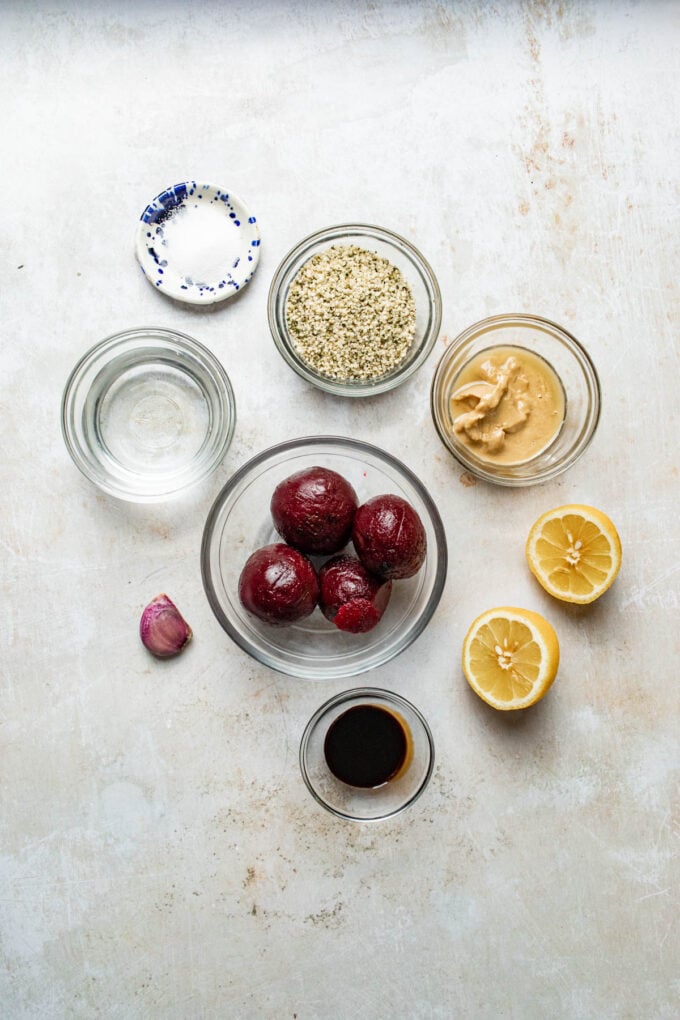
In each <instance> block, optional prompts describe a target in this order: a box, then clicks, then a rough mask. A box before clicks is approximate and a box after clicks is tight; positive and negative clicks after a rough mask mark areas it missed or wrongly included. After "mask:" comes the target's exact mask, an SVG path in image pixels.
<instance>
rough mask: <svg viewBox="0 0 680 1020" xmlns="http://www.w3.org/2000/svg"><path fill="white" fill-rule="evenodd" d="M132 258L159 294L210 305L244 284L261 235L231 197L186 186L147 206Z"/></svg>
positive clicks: (253, 267) (204, 186) (207, 186)
mask: <svg viewBox="0 0 680 1020" xmlns="http://www.w3.org/2000/svg"><path fill="white" fill-rule="evenodd" d="M136 253H137V259H138V261H139V264H140V266H141V268H142V272H143V273H144V275H145V276H146V278H147V280H148V281H149V283H151V284H152V285H153V286H154V287H156V288H157V289H158V290H159V291H160V292H161V293H162V294H166V295H167V296H168V297H172V298H176V299H177V300H178V301H186V302H188V303H189V304H195V305H209V304H214V303H215V302H217V301H225V300H226V299H227V298H229V297H231V296H232V295H233V294H237V293H238V292H239V291H240V290H241V289H242V288H243V287H245V285H246V284H247V283H248V281H249V280H250V278H251V277H252V275H253V273H254V272H255V270H256V268H257V263H258V260H259V255H260V231H259V229H258V226H257V221H256V219H255V217H254V216H253V215H252V214H251V213H250V212H249V210H248V208H247V207H246V206H245V205H244V203H243V202H242V201H241V200H240V198H238V197H237V196H236V195H234V193H233V192H230V191H227V190H225V189H224V188H217V187H216V186H215V185H213V184H200V183H197V182H196V181H184V182H182V183H181V184H175V185H174V186H173V187H172V188H168V189H167V190H166V191H163V192H161V194H160V195H157V196H156V198H154V200H153V201H152V202H151V203H150V204H149V205H148V206H147V207H146V209H145V210H144V212H143V213H142V216H141V219H140V221H139V227H138V229H137V239H136Z"/></svg>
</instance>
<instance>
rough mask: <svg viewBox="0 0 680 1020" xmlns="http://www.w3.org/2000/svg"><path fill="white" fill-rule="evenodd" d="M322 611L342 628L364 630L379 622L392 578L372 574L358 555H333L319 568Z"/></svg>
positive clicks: (355, 630)
mask: <svg viewBox="0 0 680 1020" xmlns="http://www.w3.org/2000/svg"><path fill="white" fill-rule="evenodd" d="M319 589H320V598H319V605H320V606H321V612H322V613H323V615H324V616H325V617H326V619H327V620H330V621H331V623H334V624H335V626H336V627H339V628H340V630H348V631H351V632H352V633H353V634H363V633H365V632H366V631H368V630H372V629H373V627H375V625H376V623H379V621H380V619H381V617H382V614H383V613H384V612H385V608H386V606H387V603H388V602H389V600H390V595H391V593H392V582H391V581H385V580H382V579H381V578H379V577H375V576H374V575H373V574H370V573H369V572H368V571H367V570H366V568H365V567H364V566H363V564H362V563H360V562H359V560H358V559H357V558H356V556H334V557H333V559H332V560H328V562H327V563H324V565H323V566H322V568H321V570H320V571H319Z"/></svg>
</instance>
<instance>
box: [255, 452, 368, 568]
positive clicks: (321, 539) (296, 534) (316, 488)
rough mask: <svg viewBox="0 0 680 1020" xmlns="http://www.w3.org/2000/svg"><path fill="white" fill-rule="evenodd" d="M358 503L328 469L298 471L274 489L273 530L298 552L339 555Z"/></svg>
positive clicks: (347, 536)
mask: <svg viewBox="0 0 680 1020" xmlns="http://www.w3.org/2000/svg"><path fill="white" fill-rule="evenodd" d="M358 505H359V501H358V499H357V494H356V492H355V491H354V489H353V488H352V486H351V485H350V484H349V482H348V481H347V480H346V479H344V478H343V477H342V475H339V474H338V473H337V472H336V471H331V470H330V469H329V468H323V467H312V468H307V469H306V470H304V471H298V472H297V473H296V474H294V475H290V477H288V478H285V479H284V480H283V481H282V482H279V484H278V485H277V486H276V488H275V490H274V495H273V496H272V500H271V513H272V518H273V519H274V527H275V528H276V530H277V531H278V533H279V535H280V536H281V538H282V539H283V540H284V541H285V542H288V543H289V545H292V546H295V548H296V549H300V551H301V552H305V553H313V554H316V555H321V554H326V555H328V554H330V553H336V552H339V551H340V549H342V548H344V546H346V545H347V543H348V542H349V536H350V534H351V533H352V523H353V521H354V514H355V511H356V508H357V506H358Z"/></svg>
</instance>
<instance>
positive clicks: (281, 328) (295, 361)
mask: <svg viewBox="0 0 680 1020" xmlns="http://www.w3.org/2000/svg"><path fill="white" fill-rule="evenodd" d="M334 244H339V245H357V246H358V247H359V248H366V249H368V250H369V251H372V252H375V253H376V254H378V255H380V256H381V257H382V258H385V259H387V260H388V261H389V262H391V263H392V264H393V265H394V266H396V267H397V268H398V269H399V270H400V271H401V273H402V275H403V277H404V279H405V280H406V282H407V283H408V284H409V286H410V288H411V291H412V293H413V298H414V301H415V306H416V328H415V337H414V340H413V344H412V345H411V347H410V349H409V352H408V354H407V356H406V357H405V359H404V360H403V361H402V362H401V363H400V364H399V365H397V366H396V367H395V368H394V369H392V371H390V372H387V373H386V374H385V375H381V376H379V377H377V378H374V379H369V380H347V381H344V380H337V379H331V378H329V377H328V376H324V375H322V374H321V373H320V372H318V371H316V369H315V368H313V367H312V366H311V365H310V364H309V363H308V362H307V361H305V360H304V359H303V358H302V357H301V356H300V355H299V354H298V352H297V350H296V349H295V345H294V343H293V341H292V339H291V336H290V333H289V331H288V326H287V323H286V301H287V299H288V293H289V291H290V287H291V284H292V282H293V280H294V279H295V276H296V275H297V273H298V272H299V271H300V269H301V268H302V267H303V265H304V264H305V263H306V262H308V261H309V259H311V258H312V256H314V255H316V254H318V253H319V252H322V251H325V250H326V249H327V248H330V247H331V245H334ZM268 311H269V328H270V330H271V334H272V337H273V338H274V343H275V344H276V346H277V348H278V350H279V353H280V354H281V355H282V357H283V358H284V359H285V360H286V361H287V362H288V364H289V365H290V367H291V368H292V369H293V370H294V371H295V372H297V374H298V375H300V376H302V378H303V379H306V380H307V382H310V383H313V384H314V386H318V387H319V389H321V390H325V391H326V392H327V393H334V394H336V395H337V396H341V397H371V396H375V395H376V394H377V393H384V392H385V391H387V390H391V389H394V387H395V386H400V385H401V384H402V383H403V382H405V381H406V380H407V379H408V378H409V377H410V376H412V375H413V373H414V372H416V371H417V370H418V369H419V368H420V366H421V365H422V364H423V362H424V361H425V359H426V358H427V356H428V354H429V353H430V351H431V350H432V347H433V346H434V343H435V340H436V339H437V336H438V334H439V327H440V325H441V317H442V300H441V294H440V291H439V284H438V283H437V280H436V277H435V275H434V273H433V271H432V269H431V267H430V266H429V264H428V263H427V261H426V260H425V259H424V258H423V256H422V255H421V254H420V252H419V251H418V250H417V249H416V248H414V246H413V245H412V244H411V243H410V242H409V241H407V240H405V238H403V237H400V236H399V235H398V234H394V233H393V232H392V231H391V230H384V229H383V228H382V227H375V226H371V225H369V224H365V223H344V224H341V225H340V226H337V227H327V228H326V229H325V230H319V231H317V233H315V234H310V236H309V237H305V238H304V240H302V241H300V243H299V244H297V245H296V246H295V247H294V248H293V249H292V251H290V252H289V253H288V254H287V255H286V257H285V258H284V259H283V261H282V262H281V264H280V266H279V267H278V269H277V270H276V272H275V273H274V278H273V280H272V283H271V287H270V289H269V303H268Z"/></svg>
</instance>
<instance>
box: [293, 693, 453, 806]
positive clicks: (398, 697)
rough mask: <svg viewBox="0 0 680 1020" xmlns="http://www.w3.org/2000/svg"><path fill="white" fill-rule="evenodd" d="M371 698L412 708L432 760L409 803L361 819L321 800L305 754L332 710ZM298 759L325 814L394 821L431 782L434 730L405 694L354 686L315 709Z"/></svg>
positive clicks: (309, 785) (307, 781)
mask: <svg viewBox="0 0 680 1020" xmlns="http://www.w3.org/2000/svg"><path fill="white" fill-rule="evenodd" d="M371 697H375V698H376V699H377V700H382V701H387V702H390V703H392V704H394V705H396V706H398V707H401V708H403V707H404V706H406V707H407V708H408V709H409V711H411V712H413V714H414V715H415V717H416V718H417V719H418V721H419V722H420V723H421V724H422V727H423V732H424V733H425V737H426V740H427V747H428V751H429V760H428V765H427V770H426V772H425V775H424V777H423V778H422V780H421V781H420V783H419V785H418V787H417V789H416V790H415V791H414V793H413V794H412V795H411V796H410V797H409V798H408V799H407V800H405V801H404V803H403V804H400V805H399V806H398V807H396V808H394V809H393V810H392V811H387V812H386V813H385V814H380V815H373V816H370V817H368V818H361V817H359V816H358V815H352V814H350V813H349V812H348V811H341V810H340V809H339V808H334V807H332V806H331V805H330V804H328V803H327V801H325V800H324V799H323V797H321V796H320V795H319V794H318V793H317V792H316V789H315V788H314V786H313V784H312V781H311V779H310V778H309V773H308V771H307V767H306V764H305V752H306V751H307V747H308V746H309V741H310V738H311V735H312V732H313V730H314V728H315V727H316V725H317V724H318V723H319V722H320V720H321V719H322V718H323V717H324V715H325V714H326V713H327V712H328V711H329V710H330V709H331V708H335V706H336V705H341V704H343V702H350V701H356V700H358V699H360V698H371ZM298 758H299V763H300V772H301V773H302V778H303V780H304V783H305V786H306V787H307V789H308V791H309V793H310V794H311V795H312V797H313V798H314V800H315V801H316V802H317V804H320V805H321V807H323V808H325V810H326V811H329V812H330V813H331V814H332V815H335V816H336V818H344V819H345V820H347V821H350V822H369V823H370V822H384V821H386V819H388V818H394V817H395V815H398V814H401V812H402V811H405V810H406V808H408V807H410V806H411V805H412V804H414V803H415V802H416V801H417V800H418V798H419V797H420V795H421V794H422V793H423V792H424V790H425V789H426V787H427V785H428V783H429V781H430V779H431V778H432V773H433V771H434V766H435V745H434V737H433V735H432V730H431V729H430V724H429V723H428V721H427V719H426V718H425V716H424V715H423V713H422V712H421V711H420V709H419V708H417V707H416V706H415V705H414V704H413V702H411V701H409V700H408V698H405V697H404V696H403V694H397V693H396V691H389V690H387V689H386V688H384V687H353V688H351V689H349V690H346V691H340V692H339V693H338V694H334V695H333V697H331V698H328V700H327V701H325V702H324V703H323V704H322V705H320V706H319V707H318V708H317V709H316V711H315V712H314V713H313V714H312V716H311V717H310V718H309V720H308V722H307V725H306V726H305V728H304V730H303V732H302V736H301V738H300V749H299V752H298Z"/></svg>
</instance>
